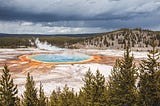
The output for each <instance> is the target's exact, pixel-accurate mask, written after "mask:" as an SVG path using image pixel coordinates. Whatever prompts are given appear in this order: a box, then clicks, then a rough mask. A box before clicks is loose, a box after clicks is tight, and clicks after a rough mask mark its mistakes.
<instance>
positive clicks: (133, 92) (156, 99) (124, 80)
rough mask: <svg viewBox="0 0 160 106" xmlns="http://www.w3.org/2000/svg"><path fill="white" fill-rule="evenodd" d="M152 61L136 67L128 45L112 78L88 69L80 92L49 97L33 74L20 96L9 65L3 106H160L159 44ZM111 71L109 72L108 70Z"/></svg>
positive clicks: (1, 92)
mask: <svg viewBox="0 0 160 106" xmlns="http://www.w3.org/2000/svg"><path fill="white" fill-rule="evenodd" d="M151 46H152V49H151V50H150V51H149V53H148V58H147V59H144V60H142V61H141V62H140V63H139V65H138V66H137V65H135V63H134V56H133V55H131V50H130V47H129V46H127V47H126V49H125V51H124V56H123V58H121V59H117V60H116V62H115V65H114V67H113V69H112V72H111V75H110V76H109V79H105V77H104V76H103V75H102V74H101V73H100V72H99V71H98V70H97V72H96V74H95V75H94V74H93V73H92V70H88V72H87V73H86V74H85V76H84V78H83V82H84V85H83V86H82V87H81V88H80V91H79V92H75V91H74V89H72V88H69V87H67V85H65V87H64V88H63V89H61V88H57V89H54V90H53V92H52V94H50V96H49V97H46V95H45V93H44V90H43V84H42V83H41V82H40V85H39V88H36V87H35V82H34V79H33V77H32V76H31V75H30V73H28V74H27V78H26V83H25V91H24V93H23V94H22V96H18V95H17V93H18V89H17V85H15V84H14V81H13V79H12V78H11V74H10V71H9V70H12V69H8V67H7V66H6V65H5V66H4V69H3V74H2V75H1V79H0V105H1V106H160V52H159V51H158V50H157V49H156V43H155V42H153V43H152V44H151ZM106 71H107V70H106Z"/></svg>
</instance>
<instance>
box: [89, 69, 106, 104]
mask: <svg viewBox="0 0 160 106" xmlns="http://www.w3.org/2000/svg"><path fill="white" fill-rule="evenodd" d="M92 87H93V88H92V89H93V91H92V95H93V96H92V97H93V105H92V106H106V104H105V102H106V101H105V94H104V93H105V78H104V76H103V75H102V74H100V72H99V70H97V71H96V75H95V76H94V77H93V83H92Z"/></svg>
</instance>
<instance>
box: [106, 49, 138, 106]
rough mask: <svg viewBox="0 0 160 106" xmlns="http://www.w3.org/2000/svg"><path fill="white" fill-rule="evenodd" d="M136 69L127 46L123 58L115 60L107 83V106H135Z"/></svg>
mask: <svg viewBox="0 0 160 106" xmlns="http://www.w3.org/2000/svg"><path fill="white" fill-rule="evenodd" d="M136 79H137V70H136V68H135V64H134V63H133V56H130V49H129V46H127V48H126V51H125V53H124V58H123V59H118V60H116V63H115V66H114V67H113V70H112V72H111V76H110V77H109V81H108V85H107V103H108V105H109V106H135V104H136V101H137V100H136V98H137V91H136V86H135V83H136Z"/></svg>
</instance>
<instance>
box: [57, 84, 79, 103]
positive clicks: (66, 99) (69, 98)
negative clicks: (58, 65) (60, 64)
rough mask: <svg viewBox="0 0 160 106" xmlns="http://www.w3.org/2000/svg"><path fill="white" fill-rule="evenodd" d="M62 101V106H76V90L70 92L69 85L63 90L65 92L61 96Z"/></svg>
mask: <svg viewBox="0 0 160 106" xmlns="http://www.w3.org/2000/svg"><path fill="white" fill-rule="evenodd" d="M60 99H61V106H75V105H76V104H75V102H76V100H75V95H74V90H73V89H72V90H69V88H68V87H67V85H65V87H64V88H63V91H62V93H61V95H60Z"/></svg>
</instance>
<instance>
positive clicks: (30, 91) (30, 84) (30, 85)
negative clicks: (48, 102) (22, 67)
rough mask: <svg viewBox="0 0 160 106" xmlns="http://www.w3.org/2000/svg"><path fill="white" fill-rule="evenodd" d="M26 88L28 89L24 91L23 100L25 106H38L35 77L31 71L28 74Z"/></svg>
mask: <svg viewBox="0 0 160 106" xmlns="http://www.w3.org/2000/svg"><path fill="white" fill-rule="evenodd" d="M25 88H26V90H25V91H24V97H23V101H22V104H23V106H37V104H38V103H37V102H38V98H37V89H36V88H35V82H34V81H33V77H32V76H30V74H29V73H28V74H27V79H26V84H25Z"/></svg>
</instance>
